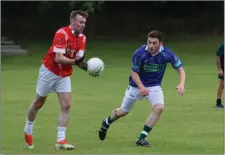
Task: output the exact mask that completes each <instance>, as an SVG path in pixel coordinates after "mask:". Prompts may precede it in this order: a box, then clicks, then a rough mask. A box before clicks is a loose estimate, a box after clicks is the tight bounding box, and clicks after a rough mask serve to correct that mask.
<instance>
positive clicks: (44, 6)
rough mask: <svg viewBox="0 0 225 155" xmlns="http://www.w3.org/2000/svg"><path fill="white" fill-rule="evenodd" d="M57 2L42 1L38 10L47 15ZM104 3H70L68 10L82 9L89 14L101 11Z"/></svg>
mask: <svg viewBox="0 0 225 155" xmlns="http://www.w3.org/2000/svg"><path fill="white" fill-rule="evenodd" d="M56 3H57V2H52V1H42V2H40V4H39V5H38V7H37V9H38V11H39V12H40V13H45V12H47V11H50V10H52V9H53V8H54V5H55V4H56ZM103 3H104V2H103V1H93V2H92V1H70V2H68V9H69V8H70V9H82V10H85V11H87V12H92V13H93V12H95V11H96V10H99V9H101V6H102V4H103Z"/></svg>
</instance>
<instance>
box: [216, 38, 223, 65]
mask: <svg viewBox="0 0 225 155" xmlns="http://www.w3.org/2000/svg"><path fill="white" fill-rule="evenodd" d="M216 55H217V56H219V57H220V64H221V67H222V68H224V42H223V43H221V44H220V46H219V47H218V49H217V52H216Z"/></svg>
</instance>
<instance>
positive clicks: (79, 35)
mask: <svg viewBox="0 0 225 155" xmlns="http://www.w3.org/2000/svg"><path fill="white" fill-rule="evenodd" d="M69 28H70V29H71V31H72V33H73V34H74V35H76V34H75V33H74V32H75V31H74V30H73V29H72V27H71V25H69ZM76 36H78V37H81V36H82V34H78V35H76Z"/></svg>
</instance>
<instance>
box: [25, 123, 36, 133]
mask: <svg viewBox="0 0 225 155" xmlns="http://www.w3.org/2000/svg"><path fill="white" fill-rule="evenodd" d="M33 124H34V122H30V121H28V120H26V125H25V128H24V131H25V133H26V134H29V135H31V134H32V132H33Z"/></svg>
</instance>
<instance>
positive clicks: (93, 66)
mask: <svg viewBox="0 0 225 155" xmlns="http://www.w3.org/2000/svg"><path fill="white" fill-rule="evenodd" d="M87 66H88V68H87V71H88V73H89V74H91V75H95V74H96V73H98V74H99V73H100V72H102V71H103V70H104V62H103V61H102V60H101V59H100V58H96V57H95V58H91V59H89V60H88V61H87Z"/></svg>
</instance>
